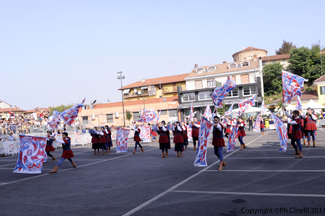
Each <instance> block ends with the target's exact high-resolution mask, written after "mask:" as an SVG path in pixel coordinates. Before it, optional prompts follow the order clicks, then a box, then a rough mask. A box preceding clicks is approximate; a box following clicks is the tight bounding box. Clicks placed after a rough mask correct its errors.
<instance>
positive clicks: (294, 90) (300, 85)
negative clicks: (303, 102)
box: [282, 71, 307, 105]
mask: <svg viewBox="0 0 325 216" xmlns="http://www.w3.org/2000/svg"><path fill="white" fill-rule="evenodd" d="M305 81H307V80H306V79H305V78H303V77H301V76H298V75H296V74H292V73H289V72H287V71H282V98H283V104H285V105H287V104H290V103H291V99H292V98H293V97H294V96H299V97H301V95H302V92H301V91H302V90H303V89H304V82H305Z"/></svg>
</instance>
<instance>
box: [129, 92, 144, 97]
mask: <svg viewBox="0 0 325 216" xmlns="http://www.w3.org/2000/svg"><path fill="white" fill-rule="evenodd" d="M142 96H149V93H148V92H144V93H141V94H138V93H129V94H125V95H124V98H134V97H142Z"/></svg>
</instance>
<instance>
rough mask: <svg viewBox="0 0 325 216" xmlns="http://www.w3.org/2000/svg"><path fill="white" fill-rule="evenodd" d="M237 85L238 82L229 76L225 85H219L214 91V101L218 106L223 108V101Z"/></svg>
mask: <svg viewBox="0 0 325 216" xmlns="http://www.w3.org/2000/svg"><path fill="white" fill-rule="evenodd" d="M235 87H236V82H235V81H234V80H233V79H232V78H231V76H228V79H227V81H226V83H225V84H223V86H220V87H217V88H215V89H214V91H213V93H212V101H213V103H214V106H215V107H216V108H222V102H223V101H224V99H225V97H226V96H227V95H228V93H229V92H230V91H231V90H233V89H234V88H235Z"/></svg>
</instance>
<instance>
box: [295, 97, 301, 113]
mask: <svg viewBox="0 0 325 216" xmlns="http://www.w3.org/2000/svg"><path fill="white" fill-rule="evenodd" d="M296 110H301V111H302V104H301V100H300V97H299V96H297V104H296Z"/></svg>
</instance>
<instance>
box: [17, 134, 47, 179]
mask: <svg viewBox="0 0 325 216" xmlns="http://www.w3.org/2000/svg"><path fill="white" fill-rule="evenodd" d="M45 146H46V138H45V137H36V136H26V135H19V154H18V160H17V164H16V166H15V169H14V171H13V172H14V173H24V174H40V173H42V169H43V163H44V159H45V155H46V153H45Z"/></svg>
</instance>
